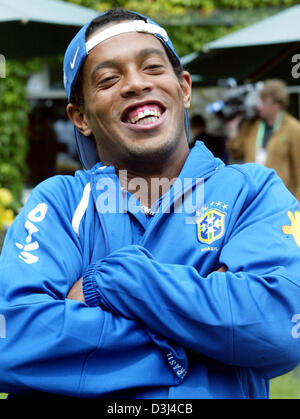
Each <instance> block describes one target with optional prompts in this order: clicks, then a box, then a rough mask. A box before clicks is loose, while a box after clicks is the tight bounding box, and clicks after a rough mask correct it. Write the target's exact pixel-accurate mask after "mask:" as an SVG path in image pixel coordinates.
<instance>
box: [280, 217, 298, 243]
mask: <svg viewBox="0 0 300 419" xmlns="http://www.w3.org/2000/svg"><path fill="white" fill-rule="evenodd" d="M288 217H289V219H290V221H291V225H290V226H282V231H283V233H284V234H291V235H292V236H293V237H294V239H295V242H296V243H297V245H298V246H299V247H300V212H299V211H295V215H294V214H293V213H292V212H291V211H289V212H288Z"/></svg>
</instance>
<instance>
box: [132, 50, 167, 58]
mask: <svg viewBox="0 0 300 419" xmlns="http://www.w3.org/2000/svg"><path fill="white" fill-rule="evenodd" d="M138 55H139V56H140V57H146V56H148V55H159V56H161V57H164V58H165V57H166V55H165V52H164V51H163V50H161V49H159V48H145V49H142V50H141V51H140V52H139V53H138Z"/></svg>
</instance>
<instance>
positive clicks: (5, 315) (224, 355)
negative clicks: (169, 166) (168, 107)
mask: <svg viewBox="0 0 300 419" xmlns="http://www.w3.org/2000/svg"><path fill="white" fill-rule="evenodd" d="M152 212H153V213H154V214H153V215H146V214H145V213H144V212H143V211H142V208H141V206H140V204H139V202H138V201H137V200H136V198H135V197H134V196H132V195H130V194H129V193H128V192H127V191H125V190H123V189H122V188H121V187H120V183H119V180H118V177H117V175H116V172H115V169H114V168H113V167H111V166H109V167H105V166H103V165H101V164H100V163H99V164H97V165H96V166H94V167H93V168H92V169H91V170H89V171H78V172H76V174H75V176H56V177H54V178H51V179H48V180H47V181H45V182H43V183H42V184H40V185H39V186H38V187H36V188H35V189H34V191H33V192H32V194H31V196H30V198H29V199H28V201H27V202H26V204H25V206H24V208H23V210H22V211H21V213H20V214H19V215H18V216H17V217H16V219H15V221H14V223H13V224H12V226H11V228H10V229H9V231H8V233H7V236H6V240H5V244H4V247H3V251H2V254H1V258H0V267H1V270H0V323H1V324H0V354H1V363H0V391H2V392H6V393H11V394H19V393H21V394H31V393H32V392H43V393H51V394H56V395H62V396H69V397H83V398H98V397H102V398H103V397H104V398H107V397H110V398H111V397H116V398H118V397H126V398H166V399H167V398H190V399H191V398H267V397H268V392H269V381H268V380H269V379H270V378H272V377H275V376H278V375H281V374H283V373H285V372H287V371H289V370H291V369H293V368H294V367H296V366H297V364H298V363H299V362H300V339H298V338H299V337H300V333H298V326H299V324H298V323H297V319H298V318H300V315H299V316H298V317H297V314H298V313H300V288H299V286H300V276H299V272H300V208H299V204H298V202H297V200H296V199H295V198H294V197H293V196H292V195H291V194H290V192H289V191H288V190H287V189H286V188H285V186H284V185H283V183H282V181H281V180H280V179H279V178H278V177H277V175H276V174H275V172H274V171H272V170H269V169H266V168H264V167H262V166H258V165H256V164H245V165H232V166H224V164H223V163H222V162H221V161H220V160H218V159H215V158H214V157H213V155H212V154H211V153H210V152H209V151H208V150H207V149H206V148H205V146H204V145H203V143H201V142H198V143H197V144H196V146H195V147H194V148H193V149H192V151H191V152H190V155H189V156H188V158H187V160H186V162H185V165H184V167H183V169H182V171H181V173H180V175H179V177H178V179H177V180H176V182H175V183H174V185H173V186H172V187H171V189H170V190H169V191H168V192H167V193H166V194H165V195H163V196H162V197H161V198H159V199H158V200H157V202H156V203H155V204H154V205H153V207H152ZM223 265H225V266H226V267H227V268H228V270H227V271H226V272H220V271H218V268H220V267H221V266H223ZM81 277H83V290H84V295H85V300H86V302H85V303H82V302H79V301H74V300H70V299H68V298H66V297H67V294H68V292H69V290H70V288H71V287H72V286H73V284H74V283H75V282H76V281H77V280H78V279H79V278H81ZM299 329H300V327H299Z"/></svg>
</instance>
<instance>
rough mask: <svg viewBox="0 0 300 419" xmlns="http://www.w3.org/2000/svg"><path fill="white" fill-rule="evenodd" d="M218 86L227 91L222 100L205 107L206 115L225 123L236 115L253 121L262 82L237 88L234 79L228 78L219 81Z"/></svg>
mask: <svg viewBox="0 0 300 419" xmlns="http://www.w3.org/2000/svg"><path fill="white" fill-rule="evenodd" d="M218 85H219V86H220V87H225V88H226V89H228V90H227V91H226V92H225V95H224V98H223V100H218V101H216V102H213V103H209V104H208V105H207V106H206V111H207V112H208V113H215V114H216V115H217V116H218V117H220V118H221V119H223V120H225V121H230V120H231V119H233V118H234V117H235V116H236V115H238V114H243V117H244V119H253V118H255V117H256V116H257V106H258V103H259V92H260V90H261V89H262V87H263V82H257V83H255V84H250V83H249V84H244V85H241V86H238V85H237V83H236V80H235V79H232V78H229V79H226V80H220V81H219V83H218Z"/></svg>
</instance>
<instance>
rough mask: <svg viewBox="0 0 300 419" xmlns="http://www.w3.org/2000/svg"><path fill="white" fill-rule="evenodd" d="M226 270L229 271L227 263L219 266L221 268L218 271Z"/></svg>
mask: <svg viewBox="0 0 300 419" xmlns="http://www.w3.org/2000/svg"><path fill="white" fill-rule="evenodd" d="M226 271H228V268H227V266H225V265H223V266H221V268H219V269H218V270H217V272H226Z"/></svg>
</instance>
